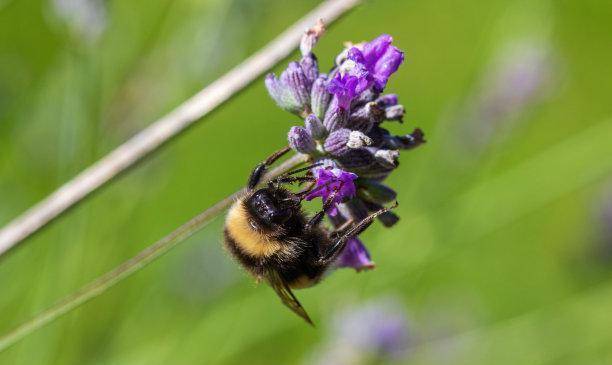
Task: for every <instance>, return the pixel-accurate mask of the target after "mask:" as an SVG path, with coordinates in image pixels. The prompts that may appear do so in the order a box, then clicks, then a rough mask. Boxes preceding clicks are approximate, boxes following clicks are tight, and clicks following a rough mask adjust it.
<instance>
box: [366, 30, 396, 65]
mask: <svg viewBox="0 0 612 365" xmlns="http://www.w3.org/2000/svg"><path fill="white" fill-rule="evenodd" d="M392 42H393V37H391V36H390V35H388V34H381V35H379V36H378V37H377V38H376V39H374V40H372V41H371V42H368V43H366V44H365V45H364V46H363V52H362V53H363V56H364V58H365V61H366V62H368V63H370V64H374V63H375V62H376V61H377V60H378V59H380V58H381V57H382V55H383V54H384V53H385V52H386V51H387V49H388V48H389V46H390V45H391V43H392Z"/></svg>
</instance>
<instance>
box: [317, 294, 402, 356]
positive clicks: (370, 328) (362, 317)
mask: <svg viewBox="0 0 612 365" xmlns="http://www.w3.org/2000/svg"><path fill="white" fill-rule="evenodd" d="M333 318H334V321H333V326H332V328H331V330H330V332H329V340H328V341H327V343H326V344H325V345H324V346H323V347H322V349H320V350H319V352H318V353H316V354H315V356H314V361H313V362H312V363H314V364H321V365H323V364H336V365H348V364H353V365H358V364H378V363H386V362H388V361H391V362H395V361H401V360H404V359H405V357H406V355H407V350H408V347H409V345H410V340H411V335H410V332H409V325H408V320H407V318H406V312H405V310H404V308H403V306H402V305H401V303H400V302H399V301H398V300H397V299H395V298H394V297H387V298H381V299H378V300H374V301H371V302H369V303H365V304H361V305H357V306H353V307H349V308H346V309H344V310H342V311H341V312H340V313H336V314H334V315H333Z"/></svg>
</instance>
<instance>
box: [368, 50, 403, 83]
mask: <svg viewBox="0 0 612 365" xmlns="http://www.w3.org/2000/svg"><path fill="white" fill-rule="evenodd" d="M402 62H404V53H403V52H402V51H400V50H399V49H397V48H395V47H393V46H390V47H388V48H387V50H386V52H385V53H384V54H383V55H382V56H381V57H380V58H379V59H378V60H377V61H376V63H375V64H374V68H373V70H372V73H373V76H374V82H375V86H376V87H377V88H378V90H383V89H384V88H385V86H386V85H387V80H389V77H390V76H391V75H392V74H393V73H394V72H395V71H397V69H398V68H399V66H400V65H401V64H402Z"/></svg>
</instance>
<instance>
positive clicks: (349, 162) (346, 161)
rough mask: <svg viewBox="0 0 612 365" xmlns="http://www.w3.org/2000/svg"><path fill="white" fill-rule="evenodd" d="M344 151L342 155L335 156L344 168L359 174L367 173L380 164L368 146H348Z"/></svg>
mask: <svg viewBox="0 0 612 365" xmlns="http://www.w3.org/2000/svg"><path fill="white" fill-rule="evenodd" d="M343 152H344V153H342V154H341V155H338V156H334V157H335V158H336V160H337V161H338V163H339V164H340V165H341V166H342V167H343V168H345V169H347V170H350V171H353V172H355V173H356V174H357V175H359V176H362V174H366V175H367V174H368V173H369V172H370V170H371V169H373V168H376V166H377V165H379V164H378V163H377V161H376V159H375V158H374V156H373V155H372V153H371V152H370V151H368V150H367V149H366V148H355V149H354V148H348V147H346V149H345V150H344V151H343ZM377 172H378V171H377Z"/></svg>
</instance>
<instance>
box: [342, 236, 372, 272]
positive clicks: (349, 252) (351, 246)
mask: <svg viewBox="0 0 612 365" xmlns="http://www.w3.org/2000/svg"><path fill="white" fill-rule="evenodd" d="M374 266H375V265H374V262H373V261H372V260H371V259H370V253H369V252H368V249H367V248H366V247H365V246H364V244H363V242H361V240H360V239H359V238H356V237H353V238H351V239H350V240H349V241H348V242H347V243H346V248H345V249H344V251H342V253H341V254H340V256H339V257H338V261H336V267H352V268H354V269H356V270H357V271H361V270H368V269H373V268H374Z"/></svg>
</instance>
